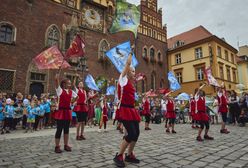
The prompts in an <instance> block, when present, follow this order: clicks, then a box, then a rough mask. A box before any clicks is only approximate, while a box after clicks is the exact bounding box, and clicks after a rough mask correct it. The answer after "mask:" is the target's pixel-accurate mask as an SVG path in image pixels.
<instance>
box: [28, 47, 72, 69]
mask: <svg viewBox="0 0 248 168" xmlns="http://www.w3.org/2000/svg"><path fill="white" fill-rule="evenodd" d="M33 61H34V63H35V64H36V65H37V67H38V69H59V68H60V67H61V66H62V68H69V67H70V65H69V64H68V63H67V62H66V61H65V60H64V57H63V55H62V53H61V52H60V51H59V49H58V47H57V46H52V47H50V48H48V49H46V50H45V51H43V52H41V53H40V54H39V55H37V56H36V57H35V58H34V59H33ZM62 64H63V65H62Z"/></svg>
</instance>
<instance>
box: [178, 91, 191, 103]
mask: <svg viewBox="0 0 248 168" xmlns="http://www.w3.org/2000/svg"><path fill="white" fill-rule="evenodd" d="M176 99H177V100H181V101H183V100H185V101H187V100H189V99H190V96H189V95H188V94H187V93H181V94H179V95H178V96H177V97H176Z"/></svg>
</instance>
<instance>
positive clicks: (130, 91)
mask: <svg viewBox="0 0 248 168" xmlns="http://www.w3.org/2000/svg"><path fill="white" fill-rule="evenodd" d="M122 89H123V91H122V98H121V86H120V85H119V84H118V99H119V100H120V98H121V104H125V105H130V106H134V103H135V97H134V94H135V88H134V86H133V84H132V83H131V82H130V80H128V82H127V84H126V85H125V86H124V87H123V88H122Z"/></svg>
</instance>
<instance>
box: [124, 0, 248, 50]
mask: <svg viewBox="0 0 248 168" xmlns="http://www.w3.org/2000/svg"><path fill="white" fill-rule="evenodd" d="M127 1H128V2H130V3H133V4H136V5H138V4H140V0H127ZM247 7H248V0H158V9H159V8H162V9H163V24H167V34H168V38H170V37H173V36H175V35H177V34H180V33H182V32H185V31H188V30H190V29H193V28H195V27H197V26H199V25H202V26H204V27H205V28H206V29H207V30H208V31H210V32H211V33H212V34H214V35H216V36H218V37H220V38H222V37H224V38H225V40H226V42H227V43H229V44H231V45H232V46H233V47H235V48H237V49H238V44H239V46H243V45H248V8H247Z"/></svg>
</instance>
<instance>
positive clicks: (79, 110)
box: [73, 78, 88, 140]
mask: <svg viewBox="0 0 248 168" xmlns="http://www.w3.org/2000/svg"><path fill="white" fill-rule="evenodd" d="M73 85H74V88H75V92H76V93H77V95H78V99H77V103H76V105H75V106H74V109H73V111H74V112H76V114H77V136H76V140H85V136H84V127H85V125H86V124H87V116H88V104H87V92H86V90H84V83H83V82H82V81H80V82H79V83H78V87H76V86H75V85H76V78H75V80H74V82H73ZM80 129H81V130H80ZM79 132H80V134H79Z"/></svg>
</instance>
